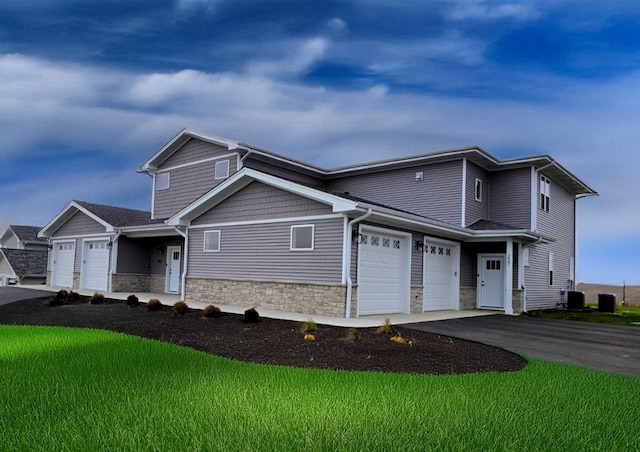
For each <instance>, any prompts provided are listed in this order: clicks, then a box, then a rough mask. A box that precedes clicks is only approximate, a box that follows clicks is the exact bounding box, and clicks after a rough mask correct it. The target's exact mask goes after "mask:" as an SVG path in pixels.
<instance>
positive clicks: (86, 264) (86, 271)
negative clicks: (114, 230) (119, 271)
mask: <svg viewBox="0 0 640 452" xmlns="http://www.w3.org/2000/svg"><path fill="white" fill-rule="evenodd" d="M82 259H83V262H82V288H83V289H91V290H103V291H106V290H107V281H108V279H109V241H108V240H95V241H93V240H92V241H87V242H84V253H83V258H82Z"/></svg>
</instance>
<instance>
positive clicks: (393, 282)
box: [358, 229, 410, 315]
mask: <svg viewBox="0 0 640 452" xmlns="http://www.w3.org/2000/svg"><path fill="white" fill-rule="evenodd" d="M408 244H409V239H408V238H406V237H403V236H400V235H397V234H393V233H388V232H385V231H379V230H368V229H363V230H362V233H361V236H360V244H359V245H358V250H359V254H358V314H360V315H367V314H388V313H394V312H407V310H408V303H407V302H408V298H409V284H410V275H409V271H408V267H409V245H408Z"/></svg>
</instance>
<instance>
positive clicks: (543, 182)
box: [540, 175, 551, 212]
mask: <svg viewBox="0 0 640 452" xmlns="http://www.w3.org/2000/svg"><path fill="white" fill-rule="evenodd" d="M550 199H551V181H549V179H547V178H546V177H544V176H542V175H541V176H540V209H541V210H544V211H545V212H548V211H549V201H550Z"/></svg>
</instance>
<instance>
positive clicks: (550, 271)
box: [547, 251, 554, 286]
mask: <svg viewBox="0 0 640 452" xmlns="http://www.w3.org/2000/svg"><path fill="white" fill-rule="evenodd" d="M553 266H554V257H553V252H552V251H549V274H548V277H549V280H548V281H547V282H548V283H549V286H553V282H554V281H553Z"/></svg>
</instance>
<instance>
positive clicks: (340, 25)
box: [327, 17, 347, 32]
mask: <svg viewBox="0 0 640 452" xmlns="http://www.w3.org/2000/svg"><path fill="white" fill-rule="evenodd" d="M327 26H328V27H329V28H330V29H331V30H333V31H335V32H342V31H345V30H346V29H347V23H346V22H345V21H344V20H342V19H340V18H339V17H334V18H333V19H331V20H329V21H328V22H327Z"/></svg>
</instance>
